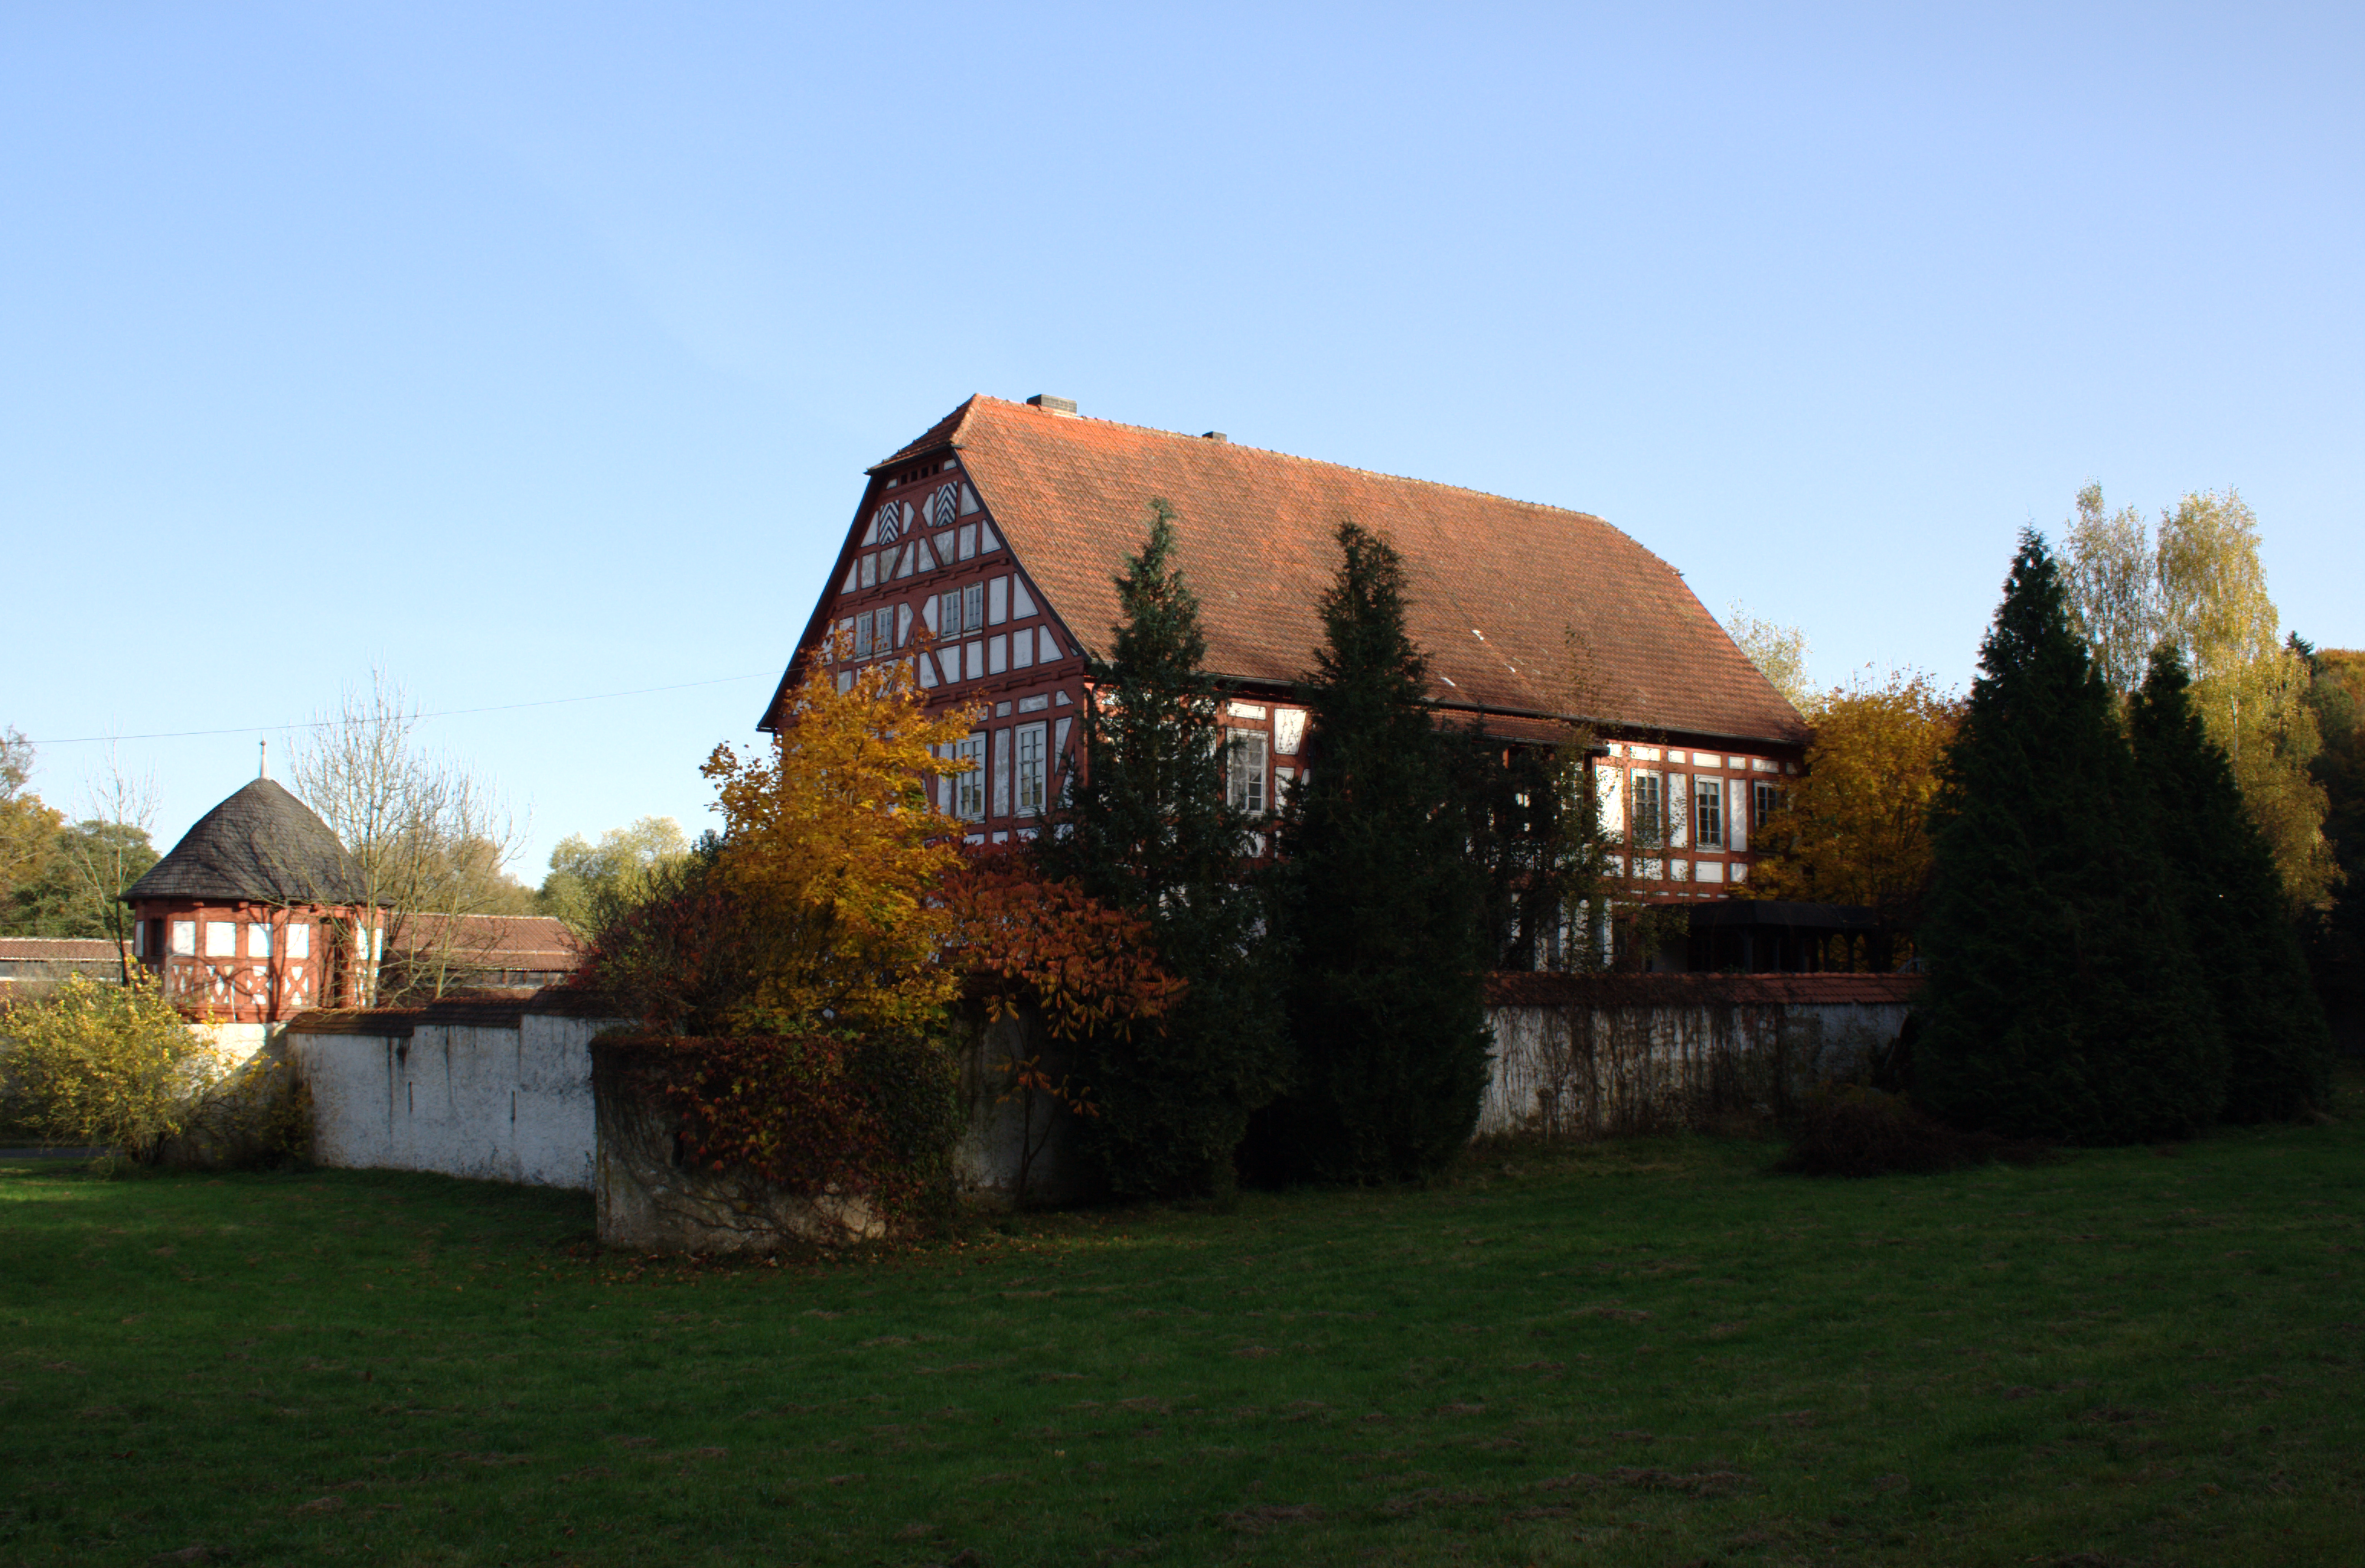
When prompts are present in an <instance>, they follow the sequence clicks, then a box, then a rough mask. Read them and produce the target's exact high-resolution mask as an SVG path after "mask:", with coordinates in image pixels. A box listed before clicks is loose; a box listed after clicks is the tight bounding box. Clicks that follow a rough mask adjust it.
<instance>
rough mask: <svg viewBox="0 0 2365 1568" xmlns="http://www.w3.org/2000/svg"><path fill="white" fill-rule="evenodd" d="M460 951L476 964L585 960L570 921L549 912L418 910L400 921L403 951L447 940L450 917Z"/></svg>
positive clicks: (397, 939)
mask: <svg viewBox="0 0 2365 1568" xmlns="http://www.w3.org/2000/svg"><path fill="white" fill-rule="evenodd" d="M455 920H456V921H457V922H459V927H460V928H459V930H458V931H457V932H456V933H454V934H452V935H451V936H450V941H451V946H452V950H453V952H454V955H455V956H456V957H457V958H459V960H460V961H461V962H462V963H464V964H465V965H468V966H470V967H474V968H483V969H574V968H575V967H576V966H577V965H578V964H580V963H581V962H582V961H583V945H582V943H581V942H579V941H577V939H576V935H575V934H574V933H573V932H572V931H569V930H568V929H567V928H566V922H565V921H563V920H560V919H558V918H556V917H555V916H553V915H547V914H466V915H449V914H414V915H409V916H407V917H405V918H404V919H403V920H402V921H401V923H400V924H398V926H397V927H396V929H395V933H394V945H395V947H396V948H397V950H398V951H399V950H401V949H404V948H409V949H411V950H414V951H417V950H422V949H426V948H430V947H433V946H437V945H438V944H440V943H442V942H443V941H444V940H445V936H446V929H447V926H448V924H449V923H451V922H453V921H455Z"/></svg>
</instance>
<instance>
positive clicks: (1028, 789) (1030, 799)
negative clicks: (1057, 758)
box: [1018, 723, 1047, 817]
mask: <svg viewBox="0 0 2365 1568" xmlns="http://www.w3.org/2000/svg"><path fill="white" fill-rule="evenodd" d="M1046 727H1047V726H1045V725H1043V724H1040V723H1035V724H1021V725H1019V726H1018V814H1019V815H1020V816H1022V817H1031V816H1038V815H1040V814H1041V813H1042V811H1043V764H1044V732H1045V729H1046Z"/></svg>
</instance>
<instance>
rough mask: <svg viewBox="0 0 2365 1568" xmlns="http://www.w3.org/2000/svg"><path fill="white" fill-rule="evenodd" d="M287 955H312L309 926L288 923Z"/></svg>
mask: <svg viewBox="0 0 2365 1568" xmlns="http://www.w3.org/2000/svg"><path fill="white" fill-rule="evenodd" d="M287 956H288V957H289V958H310V957H311V956H312V928H311V927H310V926H308V925H290V926H289V927H288V928H287Z"/></svg>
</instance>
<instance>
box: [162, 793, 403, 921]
mask: <svg viewBox="0 0 2365 1568" xmlns="http://www.w3.org/2000/svg"><path fill="white" fill-rule="evenodd" d="M359 896H360V895H359V893H358V892H357V891H356V882H355V879H354V877H353V860H352V858H351V857H349V856H347V855H346V853H345V846H343V845H342V844H341V843H339V842H338V841H337V835H336V834H334V833H333V832H331V831H330V828H329V824H328V823H324V822H322V821H321V820H320V819H319V817H318V816H317V815H315V814H314V813H313V811H312V808H311V807H309V806H308V805H306V804H305V803H304V802H303V801H299V800H297V798H296V797H295V796H293V795H291V794H289V793H288V792H287V791H286V790H284V789H282V788H281V787H280V786H279V784H278V783H277V782H276V781H275V780H274V779H269V778H258V779H256V780H254V782H252V783H251V784H249V785H247V786H246V787H245V788H244V789H242V790H240V791H239V792H238V793H237V794H235V795H232V796H231V797H230V799H229V800H227V801H223V802H222V803H221V804H220V805H219V806H216V807H215V808H214V809H213V810H212V811H210V812H207V813H206V814H205V815H204V816H202V817H200V818H198V819H197V825H196V826H195V827H193V828H191V829H190V830H189V831H188V832H187V833H186V834H184V835H183V837H182V839H181V842H180V843H178V844H176V845H174V846H173V852H172V853H171V854H170V855H167V856H165V857H164V858H163V859H162V860H159V861H157V862H156V864H155V865H153V866H151V867H150V868H149V870H148V874H147V875H146V876H144V877H142V878H140V879H139V880H138V881H136V882H134V883H132V884H131V887H130V890H129V891H127V892H126V893H125V894H124V895H123V897H124V902H127V903H129V902H137V901H139V900H140V899H212V900H220V901H224V902H235V901H237V900H241V899H245V900H250V901H252V902H256V903H270V904H297V903H322V904H341V903H351V902H353V901H354V900H355V899H357V898H358V897H359Z"/></svg>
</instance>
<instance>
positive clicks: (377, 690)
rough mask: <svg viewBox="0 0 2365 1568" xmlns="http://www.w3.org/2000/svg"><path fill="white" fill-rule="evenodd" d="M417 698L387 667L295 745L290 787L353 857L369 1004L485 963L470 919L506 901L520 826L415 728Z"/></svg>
mask: <svg viewBox="0 0 2365 1568" xmlns="http://www.w3.org/2000/svg"><path fill="white" fill-rule="evenodd" d="M419 722H420V712H419V706H418V704H417V703H416V702H414V701H412V700H411V699H410V697H409V693H407V692H406V691H405V690H404V689H402V687H401V685H400V684H399V683H398V682H397V681H395V680H394V679H393V678H390V677H389V676H388V675H387V673H386V671H385V670H383V669H373V670H372V671H371V672H370V682H369V687H368V689H367V690H365V691H364V690H355V689H351V688H348V689H346V691H345V693H344V695H343V697H342V699H341V700H340V701H339V703H338V705H337V707H336V708H335V709H334V710H332V711H326V712H323V713H322V714H321V715H320V716H319V718H318V719H317V720H316V721H315V722H314V723H313V724H312V725H311V727H310V729H309V731H308V738H307V739H306V740H305V741H304V742H303V743H302V744H301V745H299V746H298V748H297V754H296V760H295V764H294V767H293V774H294V779H293V781H294V784H295V787H296V791H297V794H299V795H301V796H302V797H303V798H304V800H305V801H306V802H307V803H308V804H309V805H310V806H311V808H312V809H313V810H314V811H316V812H319V814H320V817H321V819H322V820H323V821H325V822H326V823H328V824H329V826H330V827H331V828H332V829H334V830H335V831H336V834H337V836H338V837H339V838H341V839H342V840H343V841H344V845H345V848H346V850H347V851H348V852H349V853H350V854H351V855H352V857H353V883H354V886H353V895H354V896H353V905H354V907H355V918H354V919H353V922H352V924H351V927H350V935H351V938H352V941H353V973H354V975H355V977H356V989H357V991H358V992H359V994H358V996H356V997H355V999H354V1000H356V1001H357V1002H360V1003H361V1004H362V1005H364V1006H373V1005H377V1004H379V1003H383V1002H396V1001H399V1000H402V999H404V998H405V997H408V996H417V995H428V996H441V995H443V993H444V992H445V991H447V990H449V989H451V988H452V987H453V986H454V984H455V983H456V982H457V981H458V980H461V979H462V978H463V977H464V976H465V975H466V974H468V973H469V972H471V971H472V970H475V969H481V968H483V967H485V963H486V959H487V957H488V951H489V949H490V947H491V946H492V945H493V943H494V942H495V940H496V938H495V937H494V935H492V933H491V929H490V926H491V923H490V922H487V921H483V920H478V919H475V918H473V917H476V916H480V915H484V914H488V913H494V912H495V911H496V909H498V908H499V907H500V906H501V905H502V903H503V902H504V899H503V896H502V895H503V892H504V890H505V886H506V883H505V878H504V873H505V872H506V870H507V868H508V867H509V865H510V862H512V861H513V860H515V859H516V858H517V854H518V849H519V846H520V845H521V842H522V840H523V833H522V830H521V828H520V827H519V826H518V824H517V823H516V821H515V819H514V818H513V817H512V816H511V814H510V810H509V807H508V805H507V804H506V803H505V802H504V801H503V800H502V799H501V797H500V795H499V791H498V790H495V789H494V788H493V787H492V786H491V785H489V784H488V783H487V782H486V781H484V780H483V779H481V778H478V777H477V776H476V774H475V773H473V772H471V771H470V770H469V769H468V768H467V767H465V766H464V765H462V764H461V763H460V762H458V761H456V760H454V759H453V758H450V757H447V756H437V755H434V754H432V753H431V752H430V751H428V750H427V749H426V747H425V746H424V745H423V744H422V743H421V741H420V735H419Z"/></svg>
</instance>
